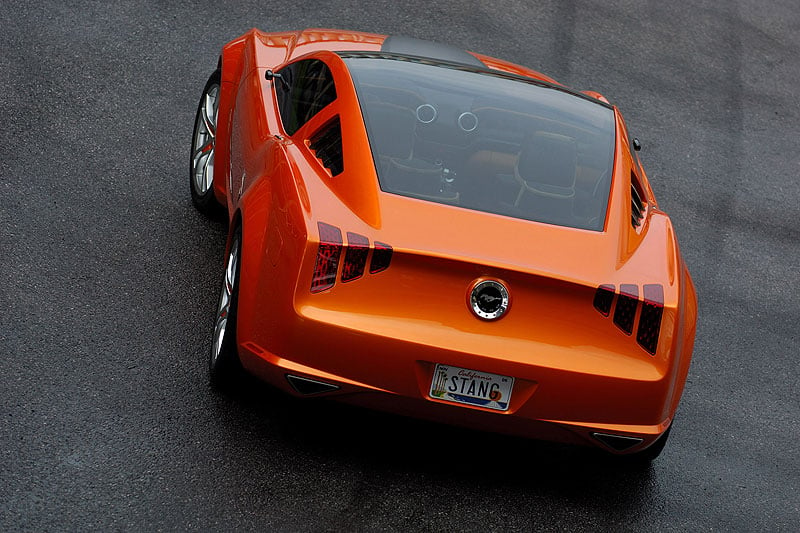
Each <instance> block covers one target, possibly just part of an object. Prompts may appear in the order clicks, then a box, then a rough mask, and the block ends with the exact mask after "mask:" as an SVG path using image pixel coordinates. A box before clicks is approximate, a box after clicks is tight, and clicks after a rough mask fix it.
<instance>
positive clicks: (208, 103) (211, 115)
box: [192, 85, 219, 196]
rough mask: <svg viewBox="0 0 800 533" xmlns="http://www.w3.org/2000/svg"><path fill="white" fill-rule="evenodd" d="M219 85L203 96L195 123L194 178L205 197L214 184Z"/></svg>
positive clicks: (198, 191)
mask: <svg viewBox="0 0 800 533" xmlns="http://www.w3.org/2000/svg"><path fill="white" fill-rule="evenodd" d="M218 107H219V85H212V86H211V87H209V89H208V91H206V93H205V94H203V98H202V104H201V106H200V110H199V112H198V117H197V120H196V121H195V131H194V147H195V148H194V152H193V153H192V176H193V181H194V187H195V191H196V193H197V194H199V195H201V196H202V195H205V194H206V193H208V191H209V190H210V189H211V187H212V186H213V183H214V148H215V146H214V141H215V139H216V135H217V113H218Z"/></svg>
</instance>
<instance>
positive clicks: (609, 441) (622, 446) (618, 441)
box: [592, 433, 644, 452]
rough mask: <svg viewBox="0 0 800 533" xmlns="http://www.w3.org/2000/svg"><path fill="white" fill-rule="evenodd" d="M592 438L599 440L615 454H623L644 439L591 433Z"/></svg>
mask: <svg viewBox="0 0 800 533" xmlns="http://www.w3.org/2000/svg"><path fill="white" fill-rule="evenodd" d="M592 437H594V438H595V439H597V440H599V441H600V442H602V443H603V444H605V445H606V446H608V447H609V448H611V449H612V450H614V451H616V452H624V451H625V450H629V449H631V448H633V447H634V446H636V445H637V444H641V443H642V442H643V441H644V439H642V438H639V437H628V436H625V435H611V434H608V433H592Z"/></svg>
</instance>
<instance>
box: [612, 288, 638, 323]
mask: <svg viewBox="0 0 800 533" xmlns="http://www.w3.org/2000/svg"><path fill="white" fill-rule="evenodd" d="M637 307H639V287H638V286H636V285H628V284H625V283H623V284H622V285H620V286H619V298H617V308H616V309H615V310H614V324H616V325H617V327H619V329H621V330H622V331H624V332H625V334H626V335H630V334H631V333H632V332H633V319H634V318H635V317H636V308H637Z"/></svg>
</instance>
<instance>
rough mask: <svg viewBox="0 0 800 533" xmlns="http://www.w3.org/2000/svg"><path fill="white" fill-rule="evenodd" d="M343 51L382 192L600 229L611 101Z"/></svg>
mask: <svg viewBox="0 0 800 533" xmlns="http://www.w3.org/2000/svg"><path fill="white" fill-rule="evenodd" d="M342 55H343V57H344V59H345V62H346V64H347V66H348V68H349V70H350V73H351V75H352V77H353V81H354V83H355V86H356V90H357V93H358V99H359V102H360V105H361V110H362V114H363V115H364V120H365V122H366V128H367V134H368V136H369V140H370V145H371V147H372V155H373V158H374V161H375V167H376V170H377V173H378V179H379V181H380V186H381V189H382V190H383V191H386V192H390V193H395V194H400V195H403V196H409V197H413V198H419V199H422V200H428V201H431V202H438V203H443V204H450V205H454V206H459V207H463V208H467V209H473V210H477V211H484V212H487V213H496V214H499V215H505V216H510V217H515V218H521V219H526V220H533V221H537V222H544V223H548V224H556V225H560V226H569V227H574V228H583V229H589V230H596V231H600V230H602V229H603V223H604V221H605V216H606V209H607V206H608V195H609V190H610V176H611V174H612V166H613V157H614V155H613V154H614V136H615V130H614V124H615V122H614V112H613V110H612V109H611V108H609V107H607V106H604V105H601V104H599V103H596V102H594V101H591V100H589V99H585V98H582V97H580V96H577V95H575V94H572V93H570V92H567V91H565V90H563V89H560V88H556V87H551V86H549V85H546V84H540V83H538V82H534V81H532V80H530V81H529V80H525V79H517V78H515V77H509V76H505V75H502V74H497V75H495V74H493V73H489V72H485V71H481V70H475V69H472V68H470V67H466V66H458V65H449V64H439V63H436V62H433V61H428V60H418V59H410V58H407V57H392V56H382V57H359V56H357V55H347V54H342Z"/></svg>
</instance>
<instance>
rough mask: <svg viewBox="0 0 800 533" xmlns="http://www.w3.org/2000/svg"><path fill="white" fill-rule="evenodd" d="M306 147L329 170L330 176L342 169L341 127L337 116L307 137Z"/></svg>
mask: <svg viewBox="0 0 800 533" xmlns="http://www.w3.org/2000/svg"><path fill="white" fill-rule="evenodd" d="M308 147H309V148H311V150H312V151H313V152H314V155H315V156H317V159H319V160H320V161H321V162H322V164H323V165H324V166H325V168H327V169H328V170H330V172H331V176H336V175H338V174H341V173H342V171H344V158H343V156H342V127H341V124H340V122H339V117H338V116H337V117H336V118H335V119H333V120H332V121H330V122H328V123H327V124H325V125H324V126H323V127H322V128H320V130H319V131H318V132H317V133H315V134H314V136H313V137H311V139H309V141H308Z"/></svg>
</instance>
